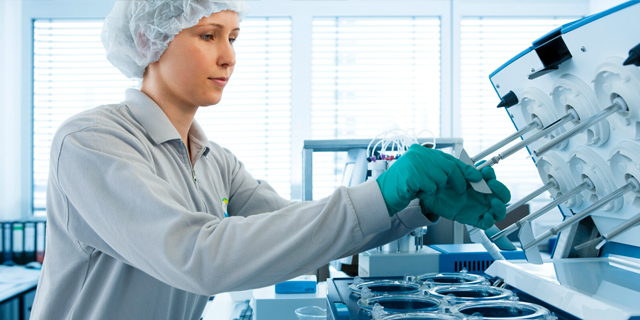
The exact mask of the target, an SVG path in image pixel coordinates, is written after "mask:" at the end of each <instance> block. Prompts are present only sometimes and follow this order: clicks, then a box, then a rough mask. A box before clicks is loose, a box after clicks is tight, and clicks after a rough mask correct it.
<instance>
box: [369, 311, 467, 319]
mask: <svg viewBox="0 0 640 320" xmlns="http://www.w3.org/2000/svg"><path fill="white" fill-rule="evenodd" d="M465 319H466V318H465V317H462V316H457V315H453V314H444V313H398V314H391V315H387V316H385V317H383V318H380V320H465Z"/></svg>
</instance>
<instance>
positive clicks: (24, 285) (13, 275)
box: [0, 265, 40, 320]
mask: <svg viewBox="0 0 640 320" xmlns="http://www.w3.org/2000/svg"><path fill="white" fill-rule="evenodd" d="M39 277H40V270H37V269H29V268H25V267H24V266H5V265H0V319H3V320H23V319H29V317H30V316H31V306H32V305H33V299H34V298H35V296H36V286H37V285H38V278H39Z"/></svg>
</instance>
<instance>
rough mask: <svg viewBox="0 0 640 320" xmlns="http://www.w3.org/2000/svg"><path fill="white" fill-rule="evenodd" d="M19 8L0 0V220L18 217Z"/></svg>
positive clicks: (16, 0) (14, 1)
mask: <svg viewBox="0 0 640 320" xmlns="http://www.w3.org/2000/svg"><path fill="white" fill-rule="evenodd" d="M21 8H22V1H21V0H2V1H0V221H2V220H15V219H20V218H21V217H22V212H21V203H20V202H21V196H20V190H21V188H22V186H21V177H20V173H21V170H20V169H21V161H20V154H21V148H20V147H21V146H20V141H21V136H22V133H21V130H20V129H21V126H20V123H21V106H20V105H21V104H20V99H21V91H20V84H21V81H22V79H21V77H20V75H21V71H20V69H21V67H22V63H21V56H22V54H21V48H22V43H21V30H22V23H21V17H22V9H21ZM25 165H27V164H25Z"/></svg>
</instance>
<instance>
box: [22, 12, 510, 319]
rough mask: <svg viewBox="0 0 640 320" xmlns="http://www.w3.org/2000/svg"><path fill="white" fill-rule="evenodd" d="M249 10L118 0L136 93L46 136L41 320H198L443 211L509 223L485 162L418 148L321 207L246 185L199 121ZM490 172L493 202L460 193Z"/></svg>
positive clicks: (120, 63)
mask: <svg viewBox="0 0 640 320" xmlns="http://www.w3.org/2000/svg"><path fill="white" fill-rule="evenodd" d="M246 10H247V6H246V4H244V2H242V1H209V0H193V1H189V0H164V1H158V0H155V1H151V0H150V1H117V3H116V6H115V8H114V10H113V11H112V12H111V13H110V14H109V16H108V17H107V19H106V21H105V25H104V29H103V34H102V36H103V43H104V44H105V47H106V49H107V53H108V58H109V60H110V61H111V62H112V63H113V64H114V65H115V66H116V67H118V68H119V69H120V70H121V71H122V72H123V73H124V74H125V75H127V76H129V77H136V78H140V77H141V78H142V79H143V81H142V88H141V90H134V89H129V90H127V92H126V99H125V101H123V102H122V103H120V104H113V105H106V106H100V107H98V108H95V109H92V110H89V111H86V112H82V113H80V114H78V115H75V116H73V117H71V118H70V119H69V120H68V121H66V122H65V123H64V124H63V125H62V126H61V127H60V129H59V130H58V132H57V133H56V135H55V138H54V141H53V144H52V150H51V171H50V172H51V173H50V177H49V185H48V194H47V215H48V235H47V236H48V237H47V241H48V242H47V255H46V258H45V262H44V265H43V269H42V275H41V277H40V282H39V284H38V291H37V293H36V299H35V302H34V306H33V313H32V316H33V318H34V319H199V318H200V316H201V313H202V310H203V308H204V305H205V304H206V301H207V297H208V296H210V295H214V294H217V293H220V292H225V291H235V290H243V289H249V288H256V287H262V286H266V285H271V284H274V283H278V282H281V281H283V280H287V279H290V278H292V277H295V276H297V275H300V274H304V273H306V272H309V271H311V270H314V269H316V268H318V267H319V266H322V265H324V264H326V263H327V262H328V261H331V260H333V259H337V258H340V257H344V256H349V255H352V254H355V253H357V252H360V251H363V250H366V249H369V248H373V247H376V246H380V245H382V244H384V243H387V242H389V241H392V240H394V239H397V238H399V237H401V236H404V235H405V234H407V233H409V232H410V231H411V230H413V229H415V228H417V227H420V226H426V225H429V224H430V223H433V222H435V221H436V220H437V219H438V217H439V216H443V217H445V218H449V219H454V220H457V221H461V222H463V223H467V224H472V225H476V226H480V227H483V228H488V227H490V226H491V225H492V224H493V222H494V220H499V219H502V218H503V217H504V215H505V205H504V204H505V203H506V202H508V201H509V191H508V190H507V189H506V188H505V187H504V186H503V185H502V184H501V183H499V182H498V181H497V180H495V176H494V175H493V171H492V170H491V169H490V168H487V169H485V170H483V172H482V173H480V172H479V171H477V170H476V169H475V168H474V167H471V166H467V165H465V164H463V163H462V162H460V161H458V160H457V159H455V158H453V157H451V156H449V155H446V154H444V153H441V152H439V151H435V150H430V149H427V148H424V147H420V146H417V145H415V146H412V147H411V149H410V151H408V152H407V153H406V154H405V155H404V156H403V157H401V158H400V159H399V160H398V161H397V162H396V164H394V165H393V166H392V167H391V168H390V169H389V170H388V171H387V172H386V173H385V174H383V175H382V176H381V177H380V178H379V179H378V180H377V181H370V182H367V183H364V184H362V185H360V186H356V187H350V188H345V187H341V188H339V189H337V190H336V191H335V192H334V193H333V194H332V195H331V196H329V197H327V198H325V199H322V200H318V201H314V202H304V203H294V202H291V201H287V200H285V199H283V198H281V197H279V196H278V195H277V194H276V193H275V191H274V190H273V189H272V188H271V187H270V186H269V185H268V184H267V183H266V182H264V181H258V180H256V179H254V178H253V177H252V176H251V175H250V174H249V173H248V172H247V171H246V170H245V168H244V166H243V165H242V163H241V162H240V161H239V160H238V159H236V158H235V156H234V155H233V154H232V153H231V152H229V151H228V150H226V149H223V148H222V147H220V146H219V145H217V144H215V143H213V142H210V141H208V140H207V137H206V135H205V134H204V132H203V131H202V129H201V128H200V126H199V125H198V123H197V122H196V121H194V116H195V114H196V112H197V110H198V108H199V107H200V106H208V105H214V104H216V103H218V102H219V101H220V98H221V95H222V91H223V89H224V86H225V85H226V83H227V81H228V80H229V77H231V74H232V72H233V68H234V65H235V63H236V61H235V54H234V50H233V41H235V39H236V38H237V37H238V35H239V32H240V29H239V23H240V20H241V18H242V17H243V16H244V15H245V13H246ZM483 176H484V178H485V179H487V180H488V184H489V186H490V187H491V188H492V189H493V191H494V194H492V195H484V194H479V193H477V192H475V191H473V189H471V188H469V183H468V182H469V181H479V180H480V179H482V178H483ZM417 197H419V198H421V199H422V200H421V201H420V202H419V204H418V202H417V201H416V202H414V203H413V205H411V206H410V205H409V203H410V202H411V200H413V199H415V198H417Z"/></svg>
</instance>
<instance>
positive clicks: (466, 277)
mask: <svg viewBox="0 0 640 320" xmlns="http://www.w3.org/2000/svg"><path fill="white" fill-rule="evenodd" d="M416 281H419V282H432V283H433V285H434V286H453V285H478V284H488V283H489V282H488V281H487V279H486V278H485V277H483V276H480V275H477V274H472V273H467V272H441V273H438V272H434V273H425V274H421V275H419V276H417V277H416Z"/></svg>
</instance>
